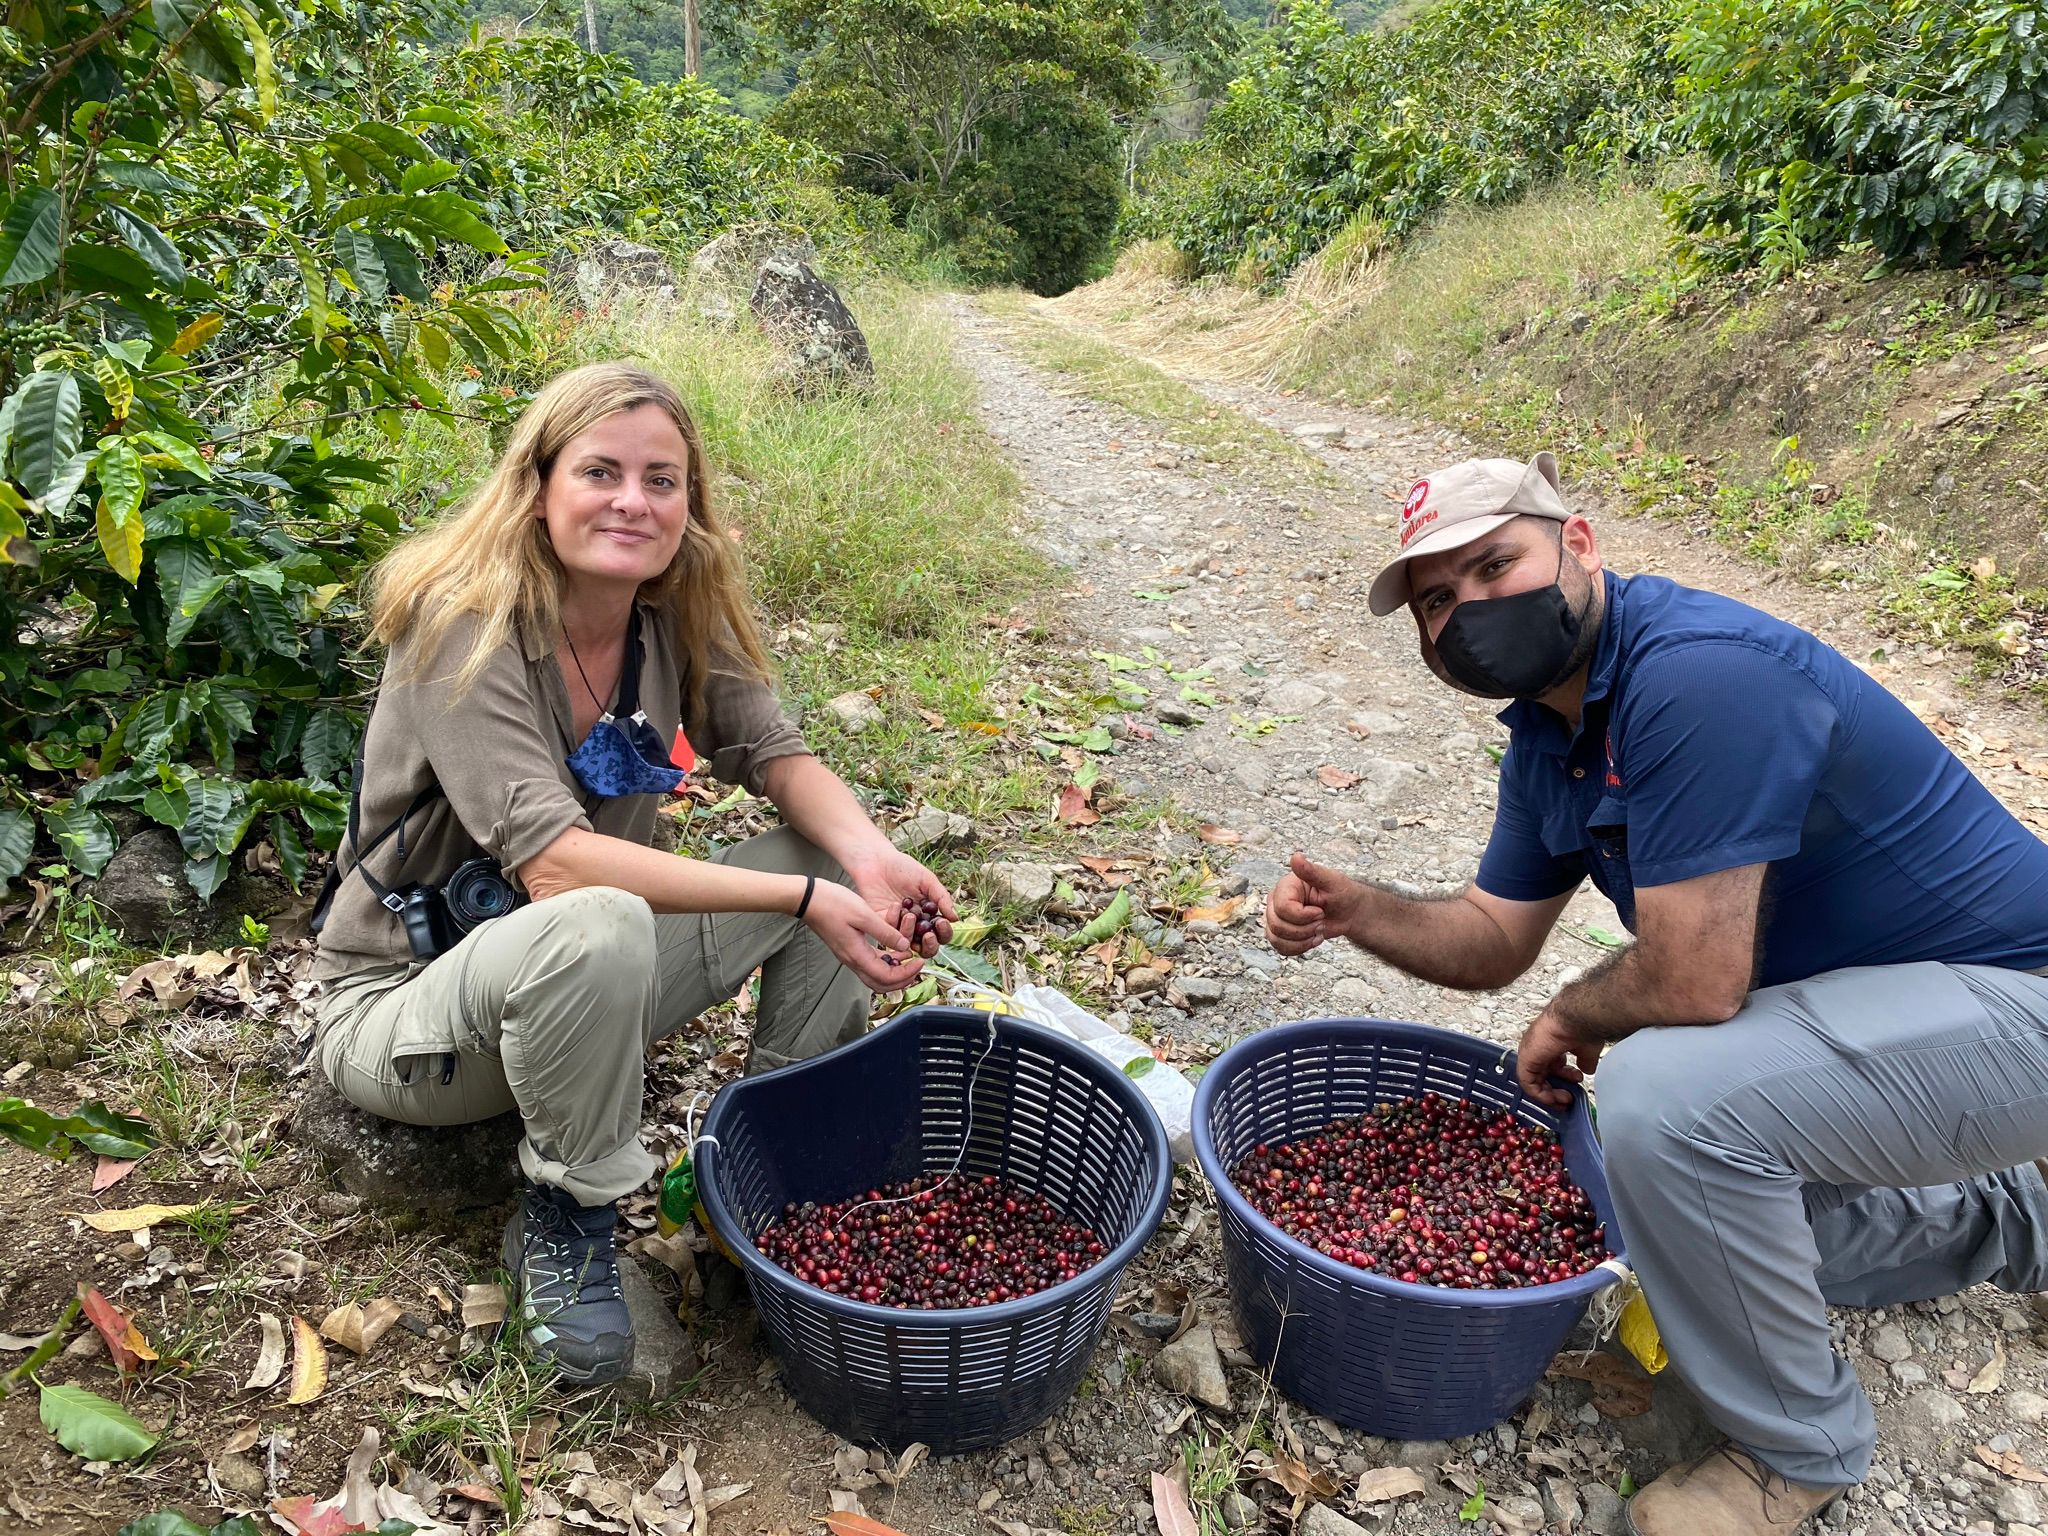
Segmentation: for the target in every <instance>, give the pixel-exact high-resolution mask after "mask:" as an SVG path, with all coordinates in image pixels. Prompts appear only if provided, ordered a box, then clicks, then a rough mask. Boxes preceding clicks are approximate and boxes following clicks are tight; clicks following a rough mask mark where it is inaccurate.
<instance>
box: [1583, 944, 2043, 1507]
mask: <svg viewBox="0 0 2048 1536" xmlns="http://www.w3.org/2000/svg"><path fill="white" fill-rule="evenodd" d="M1597 1097H1598V1102H1599V1116H1600V1140H1601V1145H1602V1150H1603V1152H1604V1154H1605V1158H1606V1164H1607V1181H1608V1187H1609V1188H1610V1189H1611V1190H1612V1191H1613V1195H1614V1205H1615V1211H1616V1213H1617V1215H1618V1216H1619V1217H1620V1221H1621V1232H1622V1236H1623V1238H1624V1239H1625V1240H1626V1241H1627V1244H1628V1256H1629V1262H1630V1264H1632V1265H1633V1266H1634V1267H1635V1270H1636V1273H1637V1275H1638V1276H1639V1277H1640V1279H1641V1280H1642V1284H1643V1291H1644V1294H1645V1296H1646V1297H1647V1298H1648V1300H1649V1303H1650V1310H1651V1312H1652V1314H1653V1315H1654V1316H1655V1317H1656V1320H1657V1326H1658V1329H1659V1331H1660V1332H1661V1333H1662V1334H1663V1337H1664V1344H1665V1347H1666V1349H1667V1350H1668V1351H1669V1352H1670V1356H1671V1364H1672V1367H1673V1369H1675V1370H1676V1371H1677V1372H1678V1374H1679V1375H1680V1376H1682V1377H1683V1378H1684V1379H1685V1383H1686V1385H1687V1386H1689V1387H1691V1388H1692V1390H1693V1391H1694V1392H1695V1393H1696V1394H1697V1395H1698V1397H1699V1399H1700V1401H1701V1403H1702V1405H1703V1406H1704V1407H1705V1409H1706V1411H1707V1415H1708V1417H1709V1418H1711V1419H1712V1420H1713V1421H1714V1423H1715V1425H1716V1426H1717V1427H1719V1428H1720V1429H1721V1430H1723V1431H1724V1432H1725V1433H1726V1434H1728V1435H1729V1437H1730V1438H1731V1439H1733V1440H1734V1441H1735V1442H1736V1443H1737V1444H1738V1445H1740V1446H1742V1447H1743V1448H1744V1449H1746V1450H1748V1451H1749V1452H1750V1453H1751V1454H1753V1455H1754V1456H1755V1457H1756V1458H1757V1459H1758V1460H1759V1461H1761V1462H1762V1463H1763V1464H1764V1465H1766V1466H1768V1467H1769V1468H1771V1469H1772V1470H1773V1471H1775V1472H1777V1473H1779V1474H1780V1475H1782V1476H1784V1477H1787V1478H1789V1479H1791V1480H1792V1481H1793V1482H1797V1483H1806V1484H1810V1485H1814V1486H1838V1485H1843V1484H1849V1483H1856V1482H1860V1481H1862V1479H1863V1477H1864V1475H1865V1474H1866V1473H1867V1472H1868V1471H1869V1469H1870V1458H1871V1453H1872V1451H1873V1450H1874V1449H1875V1446H1876V1443H1877V1427H1876V1423H1875V1421H1874V1419H1873V1417H1872V1415H1871V1410H1870V1403H1869V1400H1868V1399H1866V1398H1865V1397H1864V1395H1863V1390H1862V1388H1861V1387H1860V1386H1858V1385H1857V1381H1856V1373H1855V1372H1854V1371H1853V1370H1852V1369H1851V1368H1850V1366H1849V1364H1848V1362H1846V1361H1845V1360H1843V1359H1842V1358H1841V1357H1840V1356H1839V1355H1837V1354H1836V1353H1835V1352H1834V1349H1833V1347H1832V1346H1831V1344H1830V1342H1829V1338H1828V1320H1827V1313H1826V1310H1825V1307H1824V1306H1823V1302H1835V1303H1838V1304H1846V1305H1850V1306H1892V1305H1897V1304H1899V1303H1903V1302H1907V1301H1922V1300H1926V1299H1928V1298H1930V1297H1934V1296H1943V1295H1947V1294H1949V1293H1950V1292H1953V1291H1958V1290H1961V1289H1962V1288H1963V1287H1965V1286H1969V1285H1975V1284H1978V1283H1979V1282H1982V1281H1989V1282H1991V1283H1992V1284H1994V1285H1997V1286H2000V1287H2002V1288H2003V1289H2005V1290H2009V1291H2036V1290H2043V1289H2048V1189H2044V1187H2043V1184H2042V1180H2041V1175H2040V1173H2039V1171H2038V1170H2036V1169H2035V1168H2034V1167H2033V1165H2032V1159H2034V1158H2038V1157H2048V978H2044V977H2042V976H2035V975H2030V974H2028V973H2026V972H2022V971H2010V970H2000V969H1997V968H1995V967H1990V966H1976V965H1955V966H1951V965H1936V964H1921V965H1895V966H1870V967H1863V968H1858V969H1854V970H1843V971H1831V972H1828V973H1826V974H1823V975H1820V976H1815V977H1812V978H1810V979H1808V980H1806V981H1801V982H1793V983H1790V984H1788V985H1785V986H1777V987H1764V988H1761V989H1759V990H1758V991H1756V992H1753V993H1751V994H1750V997H1749V1001H1748V1003H1747V1004H1746V1005H1745V1006H1744V1008H1743V1009H1742V1011H1741V1012H1740V1013H1738V1014H1737V1015H1736V1016H1735V1017H1734V1018H1732V1019H1730V1020H1729V1021H1728V1022H1727V1023H1725V1024H1715V1025H1708V1026H1701V1027H1697V1028H1661V1029H1645V1030H1643V1031H1641V1032H1640V1033H1638V1034H1635V1035H1631V1036H1630V1037H1629V1038H1628V1039H1626V1040H1624V1041H1622V1042H1621V1043H1620V1044H1619V1045H1617V1046H1615V1047H1614V1048H1613V1049H1612V1050H1611V1051H1610V1052H1609V1053H1608V1054H1607V1056H1606V1057H1605V1059H1603V1060H1602V1062H1601V1063H1600V1069H1599V1073H1598V1079H1597Z"/></svg>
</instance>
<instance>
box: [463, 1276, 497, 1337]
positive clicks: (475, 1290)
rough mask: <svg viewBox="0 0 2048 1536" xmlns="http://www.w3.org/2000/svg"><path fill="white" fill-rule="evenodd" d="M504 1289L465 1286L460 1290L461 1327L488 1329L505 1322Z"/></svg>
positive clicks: (493, 1286) (490, 1286)
mask: <svg viewBox="0 0 2048 1536" xmlns="http://www.w3.org/2000/svg"><path fill="white" fill-rule="evenodd" d="M505 1306H506V1302H505V1287H503V1286H502V1285H465V1286H464V1287H463V1288H462V1326H463V1327H465V1328H489V1327H492V1326H494V1325H495V1324H498V1323H502V1322H503V1321H505Z"/></svg>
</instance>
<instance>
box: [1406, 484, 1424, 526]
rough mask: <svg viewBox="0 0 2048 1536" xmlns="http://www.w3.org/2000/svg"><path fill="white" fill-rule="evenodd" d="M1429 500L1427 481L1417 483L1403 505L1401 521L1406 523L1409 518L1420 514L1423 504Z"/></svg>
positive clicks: (1410, 490)
mask: <svg viewBox="0 0 2048 1536" xmlns="http://www.w3.org/2000/svg"><path fill="white" fill-rule="evenodd" d="M1427 500H1429V482H1428V481H1427V480H1418V481H1416V482H1415V484H1414V485H1413V486H1412V487H1411V488H1410V489H1409V492H1408V499H1407V500H1406V501H1404V502H1402V503H1401V521H1402V522H1404V523H1405V522H1407V521H1408V519H1409V518H1411V517H1413V516H1414V515H1415V514H1416V513H1418V512H1420V511H1421V510H1422V504H1423V503H1424V502H1425V501H1427Z"/></svg>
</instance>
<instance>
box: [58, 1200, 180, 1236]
mask: <svg viewBox="0 0 2048 1536" xmlns="http://www.w3.org/2000/svg"><path fill="white" fill-rule="evenodd" d="M198 1209H199V1207H198V1206H197V1205H131V1206H129V1207H127V1208H126V1209H125V1210H119V1211H73V1212H72V1213H71V1214H72V1215H74V1216H76V1217H78V1219H79V1220H81V1221H83V1222H84V1223H85V1224H86V1225H87V1226H88V1227H91V1228H92V1229H93V1231H95V1232H137V1231H140V1230H141V1229H142V1228H144V1227H157V1226H162V1225H163V1224H164V1223H165V1222H167V1221H176V1220H177V1219H178V1218H179V1217H180V1216H189V1215H191V1214H192V1213H193V1212H194V1211H196V1210H198Z"/></svg>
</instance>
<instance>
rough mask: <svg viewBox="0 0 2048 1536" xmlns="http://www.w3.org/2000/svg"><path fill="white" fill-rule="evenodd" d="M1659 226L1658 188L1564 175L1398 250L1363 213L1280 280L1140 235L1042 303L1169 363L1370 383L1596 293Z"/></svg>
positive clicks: (1333, 390)
mask: <svg viewBox="0 0 2048 1536" xmlns="http://www.w3.org/2000/svg"><path fill="white" fill-rule="evenodd" d="M1665 239H1666V234H1665V230H1664V225H1663V216H1662V211H1661V209H1660V208H1659V205H1658V202H1657V199H1656V197H1655V195H1654V194H1653V193H1652V192H1651V191H1649V190H1647V189H1622V190H1618V191H1617V190H1614V189H1608V190H1606V191H1604V192H1603V191H1602V190H1600V189H1598V188H1595V187H1592V186H1580V185H1574V184H1569V183H1565V184H1560V185H1557V186H1554V187H1552V188H1550V189H1549V190H1547V191H1546V192H1545V193H1544V194H1543V195H1542V196H1540V197H1537V198H1532V199H1529V200H1528V201H1525V202H1523V203H1520V204H1517V205H1515V206H1514V207H1512V208H1506V209H1498V208H1496V209H1477V208H1459V209H1456V210H1453V211H1451V212H1449V213H1447V214H1446V215H1445V216H1444V217H1443V218H1442V219H1440V220H1438V221H1437V223H1436V224H1434V225H1433V226H1432V227H1431V228H1430V229H1429V230H1428V231H1426V232H1425V233H1423V234H1422V235H1419V236H1417V237H1416V238H1414V239H1412V240H1410V241H1409V242H1408V243H1407V244H1406V245H1405V246H1403V247H1402V248H1401V250H1400V251H1399V252H1398V253H1391V254H1390V253H1389V252H1388V250H1387V248H1386V242H1385V236H1384V231H1383V230H1382V229H1381V228H1380V227H1379V226H1378V225H1377V224H1376V223H1375V222H1374V221H1372V220H1371V219H1369V218H1365V217H1363V216H1361V217H1359V218H1356V219H1354V220H1353V221H1352V222H1351V223H1350V224H1348V225H1346V226H1345V227H1344V228H1343V229H1342V230H1340V231H1339V232H1338V234H1337V235H1336V237H1335V238H1334V239H1332V240H1331V242H1330V243H1329V245H1327V246H1326V247H1325V248H1324V249H1323V250H1322V251H1321V252H1320V253H1319V254H1318V255H1316V256H1315V257H1314V258H1312V259H1311V260H1309V261H1306V262H1304V263H1303V264H1302V265H1301V266H1300V267H1299V268H1298V269H1297V270H1296V271H1295V272H1294V273H1293V275H1292V276H1290V277H1289V278H1288V280H1287V282H1286V285H1285V286H1284V287H1283V288H1281V289H1280V291H1279V292H1277V293H1265V292H1260V291H1258V290H1255V289H1252V288H1247V287H1244V286H1241V285H1239V284H1236V283H1233V282H1231V281H1229V280H1228V279H1225V278H1218V277H1209V278H1203V279H1200V280H1198V281H1193V282H1190V281H1188V280H1187V278H1186V275H1185V274H1186V265H1185V260H1184V258H1181V257H1180V256H1179V253H1177V252H1175V251H1173V250H1172V248H1171V247H1168V246H1166V245H1165V244H1164V242H1160V241H1146V242H1143V243H1141V244H1139V245H1136V246H1133V247H1131V249H1130V250H1128V251H1126V252H1125V253H1124V255H1123V257H1122V259H1121V260H1119V261H1118V263H1117V266H1116V270H1115V271H1114V272H1112V273H1111V274H1110V275H1109V276H1108V277H1106V278H1104V279H1102V280H1101V281H1100V282H1096V283H1091V284H1089V285H1088V286H1087V287H1085V288H1079V289H1076V290H1075V291H1074V292H1072V293H1070V294H1068V295H1066V296H1065V297H1064V298H1061V299H1058V300H1055V301H1052V302H1051V303H1050V304H1049V305H1048V307H1049V308H1050V309H1052V310H1053V311H1054V312H1056V313H1058V314H1060V315H1061V316H1062V317H1064V318H1066V319H1069V320H1071V321H1073V322H1075V323H1078V324H1082V325H1087V326H1092V327H1095V328H1098V329H1100V330H1101V331H1103V332H1104V333H1105V334H1107V335H1109V336H1110V337H1112V338H1113V339H1114V340H1116V341H1117V342H1118V343H1119V344H1120V345H1123V346H1125V347H1128V348H1131V349H1132V350H1133V351H1136V352H1138V353H1139V354H1140V355H1142V356H1144V357H1145V358H1147V359H1149V360H1150V361H1152V362H1153V363H1155V364H1157V365H1158V366H1159V367H1161V368H1163V369H1165V370H1166V371H1167V372H1169V373H1179V374H1184V375H1194V376H1198V377H1204V378H1212V379H1221V380H1225V381H1230V382H1258V383H1262V384H1283V385H1292V386H1298V387H1301V388H1305V389H1310V390H1313V391H1316V392H1318V393H1322V394H1328V395H1331V396H1333V397H1336V398H1339V399H1342V398H1346V397H1354V398H1356V397H1370V396H1376V395H1380V394H1385V393H1388V392H1389V390H1390V389H1391V388H1392V387H1393V386H1395V385H1396V384H1400V383H1403V382H1405V381H1407V380H1409V379H1411V378H1412V377H1413V376H1414V374H1415V372H1416V370H1417V369H1418V368H1420V369H1434V368H1448V367H1456V366H1460V365H1461V364H1462V363H1463V362H1464V361H1465V360H1466V359H1467V358H1469V357H1470V356H1471V355H1472V354H1474V353H1476V352H1477V351H1478V350H1479V349H1480V348H1481V347H1483V346H1484V344H1485V343H1486V342H1487V341H1488V340H1490V339H1491V337H1492V336H1493V335H1494V334H1496V333H1497V331H1498V328H1499V326H1500V325H1501V324H1504V323H1506V318H1505V317H1507V316H1510V315H1512V316H1513V317H1514V318H1515V319H1516V321H1517V322H1519V319H1520V317H1521V316H1522V315H1524V314H1526V313H1527V312H1528V311H1529V310H1530V309H1531V308H1532V307H1534V308H1542V307H1546V306H1548V305H1550V304H1555V303H1563V302H1567V301H1569V300H1570V299H1571V298H1572V297H1573V296H1574V295H1578V294H1584V293H1590V292H1592V291H1593V290H1594V289H1596V288H1597V287H1598V286H1599V285H1600V284H1602V283H1603V282H1604V281H1606V280H1607V279H1609V278H1611V277H1612V276H1613V275H1614V274H1616V273H1620V272H1626V271H1631V270H1635V269H1638V268H1640V267H1642V266H1643V265H1644V264H1645V263H1647V262H1649V261H1651V260H1653V259H1654V258H1655V257H1656V256H1657V254H1658V253H1659V252H1660V251H1661V250H1662V248H1663V245H1664V241H1665Z"/></svg>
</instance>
